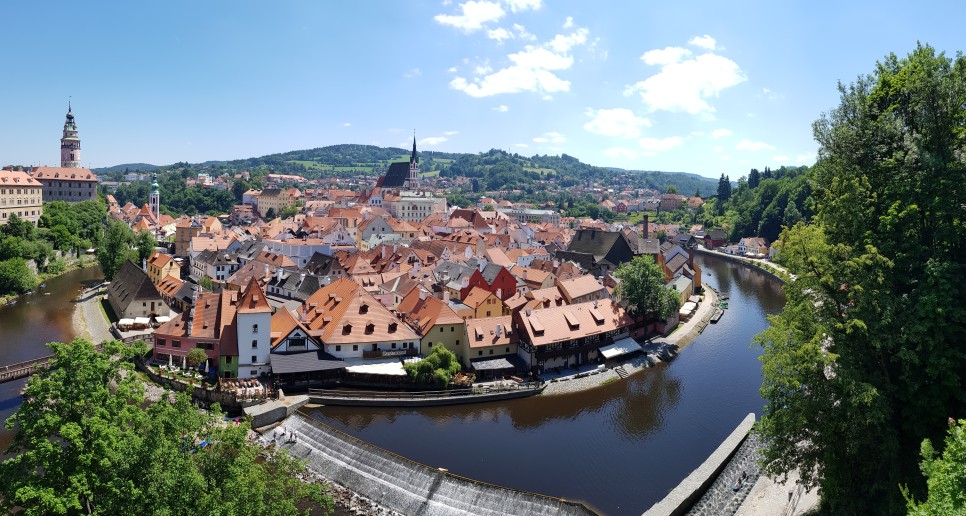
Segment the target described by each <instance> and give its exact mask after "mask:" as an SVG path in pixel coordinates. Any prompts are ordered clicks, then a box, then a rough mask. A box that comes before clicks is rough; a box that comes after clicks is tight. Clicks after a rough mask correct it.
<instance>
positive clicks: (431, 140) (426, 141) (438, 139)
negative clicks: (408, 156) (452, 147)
mask: <svg viewBox="0 0 966 516" xmlns="http://www.w3.org/2000/svg"><path fill="white" fill-rule="evenodd" d="M447 140H449V138H447V137H445V136H427V137H426V138H423V139H421V140H419V142H418V143H419V145H426V146H433V145H439V144H441V143H443V142H445V141H447Z"/></svg>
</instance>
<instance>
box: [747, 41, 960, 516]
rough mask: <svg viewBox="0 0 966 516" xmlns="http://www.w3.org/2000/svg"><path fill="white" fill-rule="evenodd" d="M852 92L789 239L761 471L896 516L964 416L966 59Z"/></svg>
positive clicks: (827, 120) (884, 73)
mask: <svg viewBox="0 0 966 516" xmlns="http://www.w3.org/2000/svg"><path fill="white" fill-rule="evenodd" d="M840 92H841V102H840V105H839V107H837V108H836V109H834V110H832V111H831V112H829V113H827V114H826V115H824V116H823V117H822V118H820V119H819V120H818V121H817V122H816V123H815V124H814V133H815V137H816V139H817V140H818V143H819V152H818V155H819V160H818V162H817V163H816V165H815V167H814V168H813V173H812V196H813V197H814V201H815V202H814V204H815V209H816V211H817V213H816V216H815V225H814V226H811V227H810V226H804V225H801V224H799V225H797V226H795V227H794V228H792V229H790V230H788V231H786V232H785V233H784V234H783V236H782V240H781V243H780V249H781V253H782V260H783V262H784V263H785V264H786V265H787V266H788V267H789V269H790V270H791V271H792V272H793V273H795V274H796V275H797V278H798V279H797V280H796V281H794V282H790V283H787V284H786V299H787V303H786V306H785V308H784V310H783V312H782V313H781V314H779V315H777V316H774V317H772V318H770V321H771V326H770V328H769V329H768V330H766V331H765V332H764V333H763V334H762V335H761V336H760V337H759V338H758V341H759V342H761V343H762V344H763V346H764V353H763V356H762V360H763V375H764V381H763V384H762V395H763V397H764V398H765V400H766V408H765V411H764V415H763V417H762V421H761V425H760V426H761V430H762V433H763V436H764V442H765V443H766V444H765V450H764V463H765V464H766V465H767V466H766V469H767V470H768V472H769V473H779V474H780V473H784V472H787V471H789V470H791V469H793V468H798V470H799V471H800V472H801V474H802V478H803V480H804V482H805V484H806V486H808V487H814V486H819V487H820V489H821V494H822V503H823V508H824V510H825V511H826V512H830V513H835V514H899V513H901V512H903V510H904V507H905V504H904V503H903V502H904V501H903V497H902V496H901V493H900V492H899V489H897V486H899V485H905V486H909V494H910V495H911V496H913V497H921V496H922V495H923V494H924V493H925V487H926V486H925V483H924V482H923V481H922V479H921V476H920V475H919V468H918V454H917V453H916V443H919V442H922V440H923V439H927V438H928V439H932V440H938V439H939V438H941V437H942V435H943V433H944V431H945V428H944V426H945V425H943V423H944V422H945V421H946V414H961V413H963V412H964V410H966V388H964V385H963V381H964V373H966V368H964V363H966V354H964V350H963V348H962V346H961V343H962V342H963V341H964V340H966V305H964V304H963V303H962V301H961V295H960V286H961V285H962V284H963V283H964V282H966V261H964V256H966V254H964V253H966V229H964V219H963V215H964V212H963V210H962V204H963V193H962V185H964V184H966V165H964V163H963V160H962V156H963V153H964V151H966V148H964V147H966V143H964V142H966V140H964V138H963V134H964V133H963V129H962V128H963V125H964V121H966V110H964V107H963V106H966V59H964V58H963V57H962V56H959V55H957V57H956V59H955V60H952V59H950V58H947V57H945V56H944V55H943V54H938V55H937V54H936V52H935V51H934V50H933V49H932V48H930V47H928V46H922V45H920V46H918V47H917V48H916V50H915V51H914V52H913V53H911V54H910V55H909V56H908V57H907V58H904V59H899V58H897V57H896V56H895V55H890V56H888V57H887V58H886V59H885V60H884V61H882V62H880V63H879V64H878V65H877V67H876V70H875V72H874V74H873V75H871V76H863V77H859V79H858V80H857V81H856V82H855V83H854V84H852V85H849V86H847V87H846V86H841V87H840ZM772 175H775V176H778V175H779V174H778V173H777V172H776V173H773V174H772ZM779 180H780V179H779ZM768 181H771V180H770V179H769V180H765V179H763V180H762V186H763V185H764V184H765V183H767V182H768ZM762 186H760V187H759V189H760V188H762Z"/></svg>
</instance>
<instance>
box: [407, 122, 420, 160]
mask: <svg viewBox="0 0 966 516" xmlns="http://www.w3.org/2000/svg"><path fill="white" fill-rule="evenodd" d="M409 162H410V163H419V156H417V155H416V131H415V130H414V131H413V154H412V155H411V156H409Z"/></svg>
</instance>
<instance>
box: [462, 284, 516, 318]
mask: <svg viewBox="0 0 966 516" xmlns="http://www.w3.org/2000/svg"><path fill="white" fill-rule="evenodd" d="M463 304H464V305H466V306H468V307H470V309H472V310H473V318H474V319H482V318H484V317H498V316H501V315H510V307H508V306H507V305H506V303H504V302H503V301H501V300H500V298H499V297H497V295H496V294H495V293H493V292H490V291H488V290H483V289H482V288H480V287H473V288H472V289H471V290H470V291H469V293H468V294H466V298H465V299H463Z"/></svg>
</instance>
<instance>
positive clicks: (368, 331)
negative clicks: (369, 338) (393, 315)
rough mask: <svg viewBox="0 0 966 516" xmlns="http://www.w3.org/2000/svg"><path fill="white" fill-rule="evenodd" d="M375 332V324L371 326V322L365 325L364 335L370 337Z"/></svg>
mask: <svg viewBox="0 0 966 516" xmlns="http://www.w3.org/2000/svg"><path fill="white" fill-rule="evenodd" d="M375 331H376V325H375V324H372V322H368V323H366V335H370V334H372V333H373V332H375Z"/></svg>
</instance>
